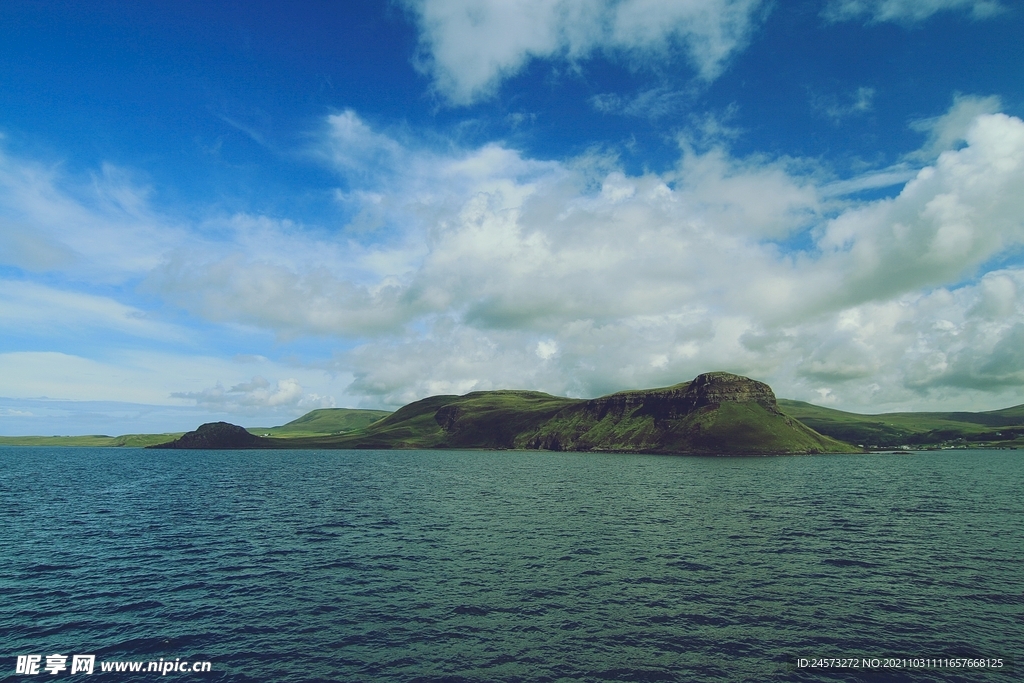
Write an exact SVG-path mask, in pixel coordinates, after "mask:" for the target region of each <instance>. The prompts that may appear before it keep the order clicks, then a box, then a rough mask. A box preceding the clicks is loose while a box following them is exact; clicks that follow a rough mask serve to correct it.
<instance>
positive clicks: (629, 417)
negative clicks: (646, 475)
mask: <svg viewBox="0 0 1024 683" xmlns="http://www.w3.org/2000/svg"><path fill="white" fill-rule="evenodd" d="M686 386H687V385H685V384H684V385H676V386H675V387H667V388H665V389H657V390H651V391H649V392H629V393H628V394H625V395H622V394H620V395H614V394H613V395H612V396H611V397H605V398H604V399H596V400H595V401H588V402H586V403H584V404H583V405H578V406H573V407H570V408H567V409H565V410H563V411H562V412H560V413H559V414H558V415H556V416H555V417H554V418H553V419H552V420H550V421H549V422H547V423H546V424H545V425H543V426H542V427H541V429H540V430H538V432H537V434H536V435H534V436H533V437H532V438H530V439H529V440H527V441H526V442H525V445H529V446H533V447H538V448H547V449H552V450H577V451H618V452H642V453H706V454H732V455H754V454H764V455H768V454H781V453H849V452H851V451H855V450H857V449H856V448H852V447H851V446H850V445H849V444H845V443H841V442H839V441H837V440H835V439H832V438H829V437H826V436H823V435H821V434H818V433H816V432H815V431H814V430H812V429H810V428H808V427H807V426H806V425H803V424H801V423H800V422H799V421H797V420H794V419H792V418H790V417H788V416H786V415H783V414H781V413H780V412H779V411H778V410H776V409H773V407H772V405H771V404H768V405H763V404H762V403H761V402H758V401H754V400H745V401H728V400H727V401H721V402H720V403H717V404H712V405H705V406H701V407H697V408H695V409H693V410H690V411H688V412H686V413H684V414H679V415H675V414H672V413H671V411H669V412H668V413H667V414H666V413H665V411H664V410H659V408H658V407H657V405H658V403H659V402H661V403H663V404H668V403H669V401H670V400H671V399H667V398H666V399H662V396H663V395H665V394H678V393H680V392H681V391H684V390H685V388H686ZM619 396H621V397H623V398H624V399H625V400H620V401H614V402H611V403H612V404H611V405H609V401H608V399H614V398H616V397H619ZM659 399H662V400H660V401H659ZM652 404H653V405H652Z"/></svg>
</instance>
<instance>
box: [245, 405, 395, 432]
mask: <svg viewBox="0 0 1024 683" xmlns="http://www.w3.org/2000/svg"><path fill="white" fill-rule="evenodd" d="M390 414H391V413H390V412H388V411H386V410H360V409H355V408H320V409H318V410H313V411H310V412H308V413H306V414H305V415H303V416H302V417H300V418H298V419H295V420H292V421H291V422H289V423H287V424H284V425H281V426H280V427H249V428H248V430H249V431H250V432H252V433H253V434H256V435H258V436H278V437H296V436H320V435H324V434H344V433H347V432H353V431H356V430H358V429H364V428H365V427H368V426H369V425H371V424H373V423H374V422H376V421H377V420H380V419H382V418H385V417H387V416H388V415H390Z"/></svg>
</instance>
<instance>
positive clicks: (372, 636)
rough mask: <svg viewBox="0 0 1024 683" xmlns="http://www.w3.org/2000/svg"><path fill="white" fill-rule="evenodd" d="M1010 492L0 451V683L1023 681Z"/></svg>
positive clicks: (245, 457) (915, 464)
mask: <svg viewBox="0 0 1024 683" xmlns="http://www.w3.org/2000/svg"><path fill="white" fill-rule="evenodd" d="M1022 484H1024V459H1022V454H1021V453H1020V452H1017V451H957V452H938V453H935V452H929V453H916V454H910V455H844V456H815V457H773V458H695V457H665V456H636V455H614V454H600V455H594V454H576V453H547V452H472V451H147V450H139V449H85V448H79V449H72V448H68V449H54V448H0V502H2V504H0V519H2V524H0V595H2V607H3V609H2V610H0V657H2V658H3V660H2V667H3V668H2V669H0V680H3V681H8V680H10V681H15V680H18V681H27V680H39V679H40V678H38V677H31V676H17V675H15V674H14V670H15V656H16V655H19V654H33V653H35V654H42V655H46V654H51V653H54V652H60V653H64V654H68V653H91V654H96V655H97V659H98V660H116V659H123V660H128V659H137V660H154V659H157V658H158V657H164V658H167V659H173V658H176V657H181V658H186V657H187V658H189V659H192V660H199V659H208V660H211V661H212V662H213V672H212V673H209V674H203V675H200V674H170V676H171V677H172V678H174V677H177V678H178V679H179V680H185V679H189V680H195V679H203V680H207V681H213V680H216V681H314V680H335V681H481V682H483V681H702V680H708V681H716V680H717V681H739V680H749V681H802V680H808V681H810V680H851V681H853V680H893V679H896V680H921V681H926V680H927V681H933V680H948V681H955V680H977V681H1009V680H1012V679H1013V678H1014V676H1015V675H1018V674H1019V671H1017V672H1002V673H999V672H992V671H986V672H965V671H959V672H950V671H934V670H933V671H927V672H916V673H915V672H902V673H899V674H898V675H897V676H891V675H889V674H886V673H870V672H868V673H865V672H863V671H861V672H851V671H846V672H838V671H833V672H825V671H814V672H812V671H807V670H798V669H796V668H794V665H793V662H794V660H795V659H796V658H798V657H807V658H813V657H842V656H856V657H886V656H895V657H952V656H983V657H1003V658H1016V659H1017V660H1018V661H1022V660H1020V655H1021V651H1022V647H1024V645H1022V643H1024V561H1022V558H1024V496H1022ZM66 675H67V672H64V674H63V675H62V676H52V677H51V676H49V675H45V674H44V676H45V678H46V679H49V680H57V679H63V677H64V676H66ZM153 675H154V674H150V675H149V677H151V676H153ZM138 677H140V678H141V677H147V676H145V675H144V674H143V675H140V676H138ZM75 678H76V679H84V676H83V675H81V674H78V675H76V677H75ZM100 678H101V679H102V678H106V676H100ZM85 680H88V679H85Z"/></svg>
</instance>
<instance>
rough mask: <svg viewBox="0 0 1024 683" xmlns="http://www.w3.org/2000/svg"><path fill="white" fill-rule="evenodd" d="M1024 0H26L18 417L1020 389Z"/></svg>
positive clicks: (945, 403) (8, 319)
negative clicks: (696, 393) (695, 384)
mask: <svg viewBox="0 0 1024 683" xmlns="http://www.w3.org/2000/svg"><path fill="white" fill-rule="evenodd" d="M1021 36H1024V7H1022V6H1021V5H1020V4H1019V3H1017V2H1009V1H1007V0H1002V1H999V2H996V1H992V0H807V1H793V2H774V3H773V2H763V1H761V0H689V1H688V2H667V1H664V2H663V1H658V0H504V1H502V2H497V1H494V0H406V1H402V2H399V1H395V2H383V1H381V2H344V3H337V2H306V3H299V4H296V3H285V2H218V3H209V2H174V3H170V2H159V3H158V2H131V3H129V2H91V3H72V2H66V3H60V2H46V3H43V2H27V1H21V0H7V2H4V3H3V4H0V94H2V102H3V106H2V107H0V330H2V332H0V434H21V433H37V434H77V433H125V432H137V431H165V430H166V431H170V430H181V429H189V428H193V427H194V426H195V425H196V424H198V423H199V422H202V421H207V420H209V419H227V420H230V421H233V422H237V423H241V424H246V425H249V426H259V425H271V424H280V423H283V422H286V421H288V420H290V419H293V418H294V417H297V416H298V415H301V414H302V413H304V412H306V411H308V410H310V409H313V408H317V407H331V406H335V407H373V408H394V407H397V406H400V405H402V404H404V403H407V402H409V401H412V400H415V399H418V398H422V397H424V396H427V395H431V394H438V393H456V394H458V393H465V392H467V391H473V390H481V389H495V388H524V389H537V390H542V391H548V392H551V393H555V394H561V395H571V396H584V397H589V396H596V395H600V394H604V393H608V392H611V391H616V390H619V389H624V388H638V387H650V386H664V385H668V384H674V383H677V382H680V381H686V380H689V379H691V378H692V377H694V376H695V375H696V374H698V373H700V372H705V371H708V370H730V371H733V372H738V373H741V374H746V375H749V376H752V377H755V378H757V379H761V380H764V381H767V382H769V383H770V384H771V385H772V386H773V387H774V388H775V390H776V393H777V394H779V395H780V396H784V397H789V398H798V399H803V400H810V401H813V402H816V403H819V404H823V405H829V406H833V407H837V408H843V409H847V410H854V411H859V412H880V411H884V410H897V409H976V410H980V409H991V408H998V407H1004V406H1007V405H1013V404H1018V403H1022V402H1024V249H1022V242H1024V122H1022V121H1021V117H1022V116H1024V78H1021V76H1022V74H1024V48H1022V47H1021V44H1022V41H1021Z"/></svg>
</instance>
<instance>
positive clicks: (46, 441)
mask: <svg viewBox="0 0 1024 683" xmlns="http://www.w3.org/2000/svg"><path fill="white" fill-rule="evenodd" d="M182 433H183V432H175V433H173V434H122V435H121V436H105V435H102V434H92V435H87V436H0V446H76V447H79V448H81V447H91V448H113V447H120V446H123V447H128V448H144V447H146V446H152V445H153V444H158V443H165V442H167V441H173V440H174V439H177V438H178V437H180V436H181V435H182Z"/></svg>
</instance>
